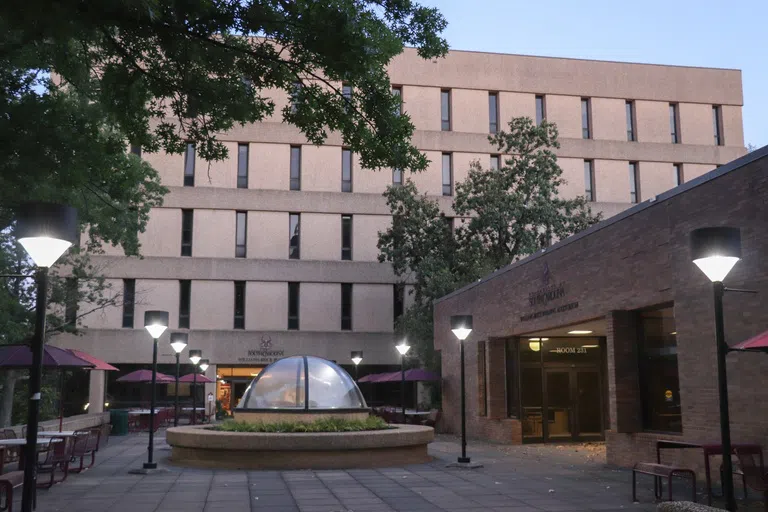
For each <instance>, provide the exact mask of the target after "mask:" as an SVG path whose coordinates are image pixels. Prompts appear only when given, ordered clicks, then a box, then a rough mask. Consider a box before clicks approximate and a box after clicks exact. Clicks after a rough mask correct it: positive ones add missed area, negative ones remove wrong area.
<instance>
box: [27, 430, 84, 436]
mask: <svg viewBox="0 0 768 512" xmlns="http://www.w3.org/2000/svg"><path fill="white" fill-rule="evenodd" d="M75 435H76V434H75V431H74V430H62V431H61V432H50V431H47V430H46V431H43V432H38V433H37V437H75Z"/></svg>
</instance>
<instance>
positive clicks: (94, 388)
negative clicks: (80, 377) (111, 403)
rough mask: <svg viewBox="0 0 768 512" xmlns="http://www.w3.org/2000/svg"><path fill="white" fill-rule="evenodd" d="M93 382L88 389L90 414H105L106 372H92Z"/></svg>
mask: <svg viewBox="0 0 768 512" xmlns="http://www.w3.org/2000/svg"><path fill="white" fill-rule="evenodd" d="M90 373H91V375H90V378H91V382H90V386H89V389H88V402H89V403H90V404H91V405H89V406H88V413H89V414H96V413H100V412H104V390H105V386H106V379H105V376H104V374H105V372H104V370H91V372H90Z"/></svg>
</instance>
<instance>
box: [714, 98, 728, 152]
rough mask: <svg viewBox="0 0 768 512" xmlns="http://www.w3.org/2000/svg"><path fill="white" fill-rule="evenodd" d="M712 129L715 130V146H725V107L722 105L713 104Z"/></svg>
mask: <svg viewBox="0 0 768 512" xmlns="http://www.w3.org/2000/svg"><path fill="white" fill-rule="evenodd" d="M712 131H713V132H714V133H713V134H714V137H715V146H724V145H725V139H724V138H723V108H722V106H720V105H712Z"/></svg>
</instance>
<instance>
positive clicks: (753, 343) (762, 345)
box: [731, 331, 768, 352]
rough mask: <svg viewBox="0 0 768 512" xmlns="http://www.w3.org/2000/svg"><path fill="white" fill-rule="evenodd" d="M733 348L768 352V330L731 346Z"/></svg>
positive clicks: (744, 350) (743, 350)
mask: <svg viewBox="0 0 768 512" xmlns="http://www.w3.org/2000/svg"><path fill="white" fill-rule="evenodd" d="M731 350H739V351H742V352H768V331H765V332H763V333H761V334H758V335H757V336H754V337H752V338H749V339H748V340H747V341H742V342H741V343H739V344H737V345H734V346H733V347H731Z"/></svg>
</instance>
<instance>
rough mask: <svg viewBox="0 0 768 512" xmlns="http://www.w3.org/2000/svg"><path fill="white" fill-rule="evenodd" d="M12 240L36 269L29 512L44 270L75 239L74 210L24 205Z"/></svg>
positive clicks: (26, 510)
mask: <svg viewBox="0 0 768 512" xmlns="http://www.w3.org/2000/svg"><path fill="white" fill-rule="evenodd" d="M16 237H17V240H18V241H19V244H21V246H22V247H24V250H25V251H26V252H27V254H28V255H29V257H30V258H31V259H32V261H33V262H34V264H35V266H36V267H37V271H36V272H35V285H36V288H37V289H36V299H35V336H34V339H33V340H32V346H31V347H30V348H31V350H32V367H31V368H30V369H29V406H28V408H27V445H26V446H27V449H26V450H25V451H24V461H25V466H24V484H23V485H24V487H23V489H22V497H21V510H22V512H31V511H32V503H33V501H34V496H35V489H36V487H37V481H36V480H37V460H36V458H37V451H36V450H35V447H36V446H37V427H38V420H39V414H40V388H41V383H42V382H41V381H42V373H43V346H44V345H45V315H46V309H47V307H48V301H47V295H48V267H50V266H51V265H53V264H54V263H56V260H58V259H59V258H60V257H61V255H62V254H64V252H65V251H66V250H67V249H69V248H70V247H71V246H72V244H74V243H75V242H76V240H77V237H78V223H77V210H75V209H74V208H72V207H71V206H64V205H60V204H52V203H26V204H23V205H21V207H20V208H19V209H18V210H17V214H16Z"/></svg>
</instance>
